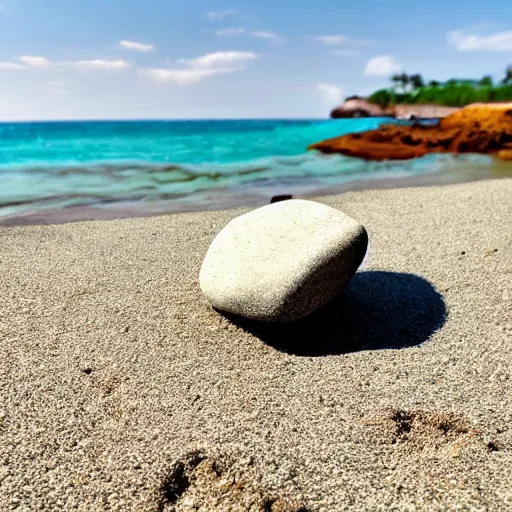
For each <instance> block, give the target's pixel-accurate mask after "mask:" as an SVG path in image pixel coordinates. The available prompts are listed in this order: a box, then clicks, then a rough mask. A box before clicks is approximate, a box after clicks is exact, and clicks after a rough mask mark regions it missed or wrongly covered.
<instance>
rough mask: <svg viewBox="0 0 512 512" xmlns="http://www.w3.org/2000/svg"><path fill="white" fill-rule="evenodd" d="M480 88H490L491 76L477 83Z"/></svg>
mask: <svg viewBox="0 0 512 512" xmlns="http://www.w3.org/2000/svg"><path fill="white" fill-rule="evenodd" d="M478 85H481V86H482V87H492V76H489V75H486V76H484V77H482V79H481V80H480V81H479V82H478Z"/></svg>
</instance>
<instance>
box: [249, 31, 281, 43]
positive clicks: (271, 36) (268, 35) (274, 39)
mask: <svg viewBox="0 0 512 512" xmlns="http://www.w3.org/2000/svg"><path fill="white" fill-rule="evenodd" d="M251 36H252V37H256V38H258V39H265V40H266V41H270V42H271V43H281V42H283V41H286V38H285V37H282V36H280V35H278V34H275V33H274V32H252V33H251Z"/></svg>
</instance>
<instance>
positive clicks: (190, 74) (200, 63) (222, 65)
mask: <svg viewBox="0 0 512 512" xmlns="http://www.w3.org/2000/svg"><path fill="white" fill-rule="evenodd" d="M257 58H258V56H257V55H256V54H255V53H252V52H216V53H209V54H207V55H203V56H201V57H197V58H195V59H181V60H179V61H178V62H179V63H180V64H183V65H185V66H186V67H185V68H184V69H173V68H150V69H141V70H140V71H139V73H140V74H141V75H143V76H147V77H149V78H150V79H151V80H153V81H155V82H160V83H175V84H178V85H191V84H195V83H198V82H201V81H203V80H205V79H207V78H210V77H212V76H216V75H225V74H228V73H234V72H236V71H242V70H243V69H245V66H246V64H247V63H248V62H250V61H252V60H255V59H257Z"/></svg>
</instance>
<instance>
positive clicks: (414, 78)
mask: <svg viewBox="0 0 512 512" xmlns="http://www.w3.org/2000/svg"><path fill="white" fill-rule="evenodd" d="M409 83H410V84H411V86H412V88H413V89H414V90H417V89H421V88H422V87H425V81H424V80H423V77H422V76H421V75H420V74H416V75H411V76H410V77H409Z"/></svg>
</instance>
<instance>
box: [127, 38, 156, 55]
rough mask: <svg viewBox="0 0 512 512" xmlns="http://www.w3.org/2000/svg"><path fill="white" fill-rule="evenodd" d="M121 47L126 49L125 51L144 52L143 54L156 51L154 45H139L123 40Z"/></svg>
mask: <svg viewBox="0 0 512 512" xmlns="http://www.w3.org/2000/svg"><path fill="white" fill-rule="evenodd" d="M119 46H120V47H121V48H124V49H125V50H131V51H134V52H142V53H148V52H151V51H153V50H154V49H155V45H154V44H143V43H137V42H135V41H126V40H125V39H123V40H122V41H119Z"/></svg>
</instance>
